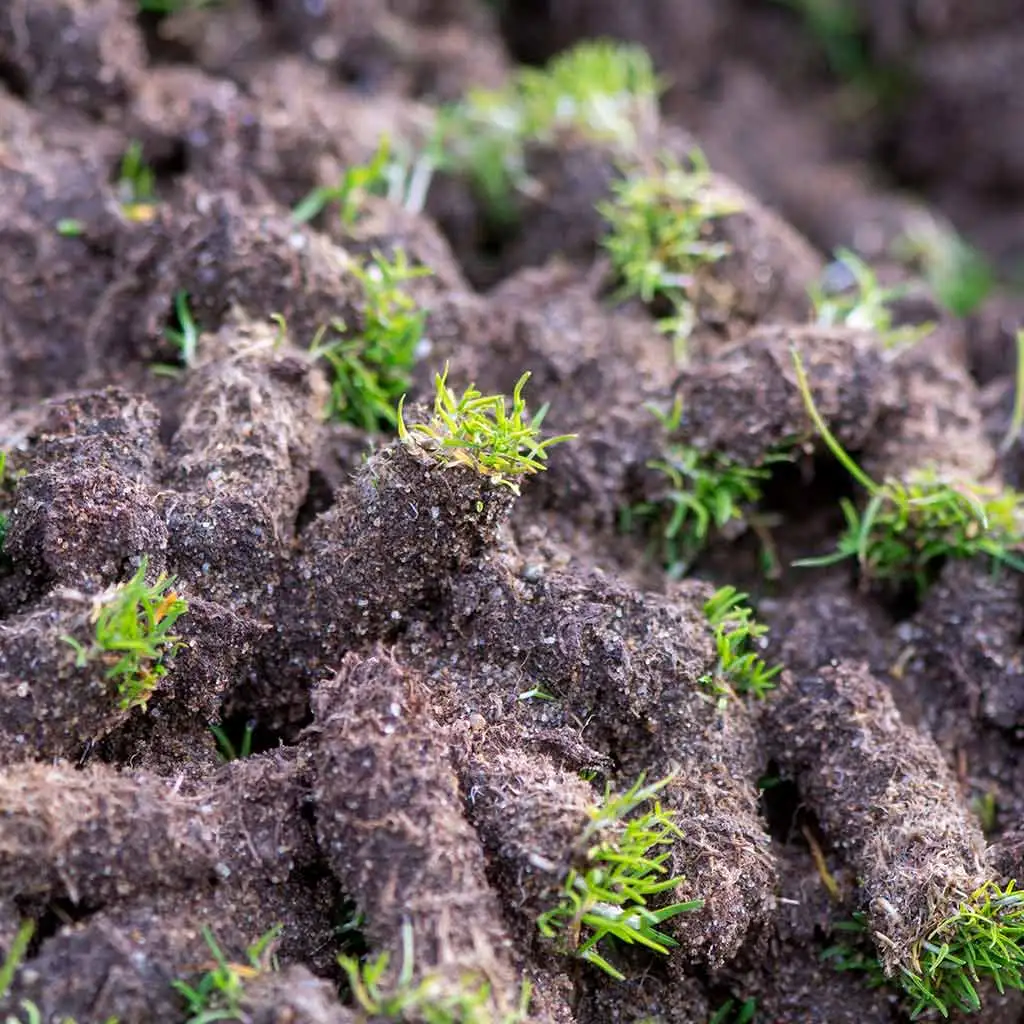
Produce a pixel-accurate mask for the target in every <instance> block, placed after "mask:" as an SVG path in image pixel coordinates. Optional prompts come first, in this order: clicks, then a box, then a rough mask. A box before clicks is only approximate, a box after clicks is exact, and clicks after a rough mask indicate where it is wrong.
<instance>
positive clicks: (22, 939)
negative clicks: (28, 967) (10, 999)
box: [0, 920, 36, 999]
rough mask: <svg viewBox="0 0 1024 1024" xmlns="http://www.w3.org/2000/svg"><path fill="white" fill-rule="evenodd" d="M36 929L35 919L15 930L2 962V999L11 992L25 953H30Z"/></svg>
mask: <svg viewBox="0 0 1024 1024" xmlns="http://www.w3.org/2000/svg"><path fill="white" fill-rule="evenodd" d="M35 931H36V924H35V921H32V920H26V921H23V922H22V923H21V925H20V926H19V927H18V930H17V932H15V934H14V938H13V939H12V940H11V944H10V946H9V947H8V948H7V955H6V956H5V957H4V960H3V963H2V964H0V999H3V998H4V997H6V995H7V993H8V992H10V990H11V985H12V984H14V976H15V975H16V974H17V973H18V968H19V967H20V966H21V962H22V961H23V960H24V959H25V954H26V953H28V947H29V943H30V942H31V941H32V936H33V935H35Z"/></svg>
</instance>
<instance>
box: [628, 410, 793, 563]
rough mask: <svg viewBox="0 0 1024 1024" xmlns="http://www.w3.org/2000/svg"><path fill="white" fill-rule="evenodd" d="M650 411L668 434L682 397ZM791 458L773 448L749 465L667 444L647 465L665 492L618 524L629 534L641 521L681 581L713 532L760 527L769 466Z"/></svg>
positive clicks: (765, 542) (765, 540)
mask: <svg viewBox="0 0 1024 1024" xmlns="http://www.w3.org/2000/svg"><path fill="white" fill-rule="evenodd" d="M651 411H652V412H653V413H654V415H655V416H656V417H657V418H658V419H659V421H660V422H661V424H662V426H663V427H664V428H665V430H666V431H668V432H669V433H670V434H671V433H672V432H673V431H675V430H676V429H677V428H678V426H679V423H680V421H681V418H682V404H681V402H680V401H679V400H678V399H677V400H676V402H675V404H674V405H673V407H672V409H671V411H670V412H669V413H667V414H666V413H664V412H662V411H661V410H659V409H657V408H655V407H653V406H652V407H651ZM792 458H793V455H792V453H791V452H783V451H781V450H780V451H778V452H770V453H769V454H768V455H766V456H765V457H764V459H763V460H762V462H761V464H760V465H757V466H745V465H743V464H741V463H739V462H736V461H735V460H733V459H730V458H728V457H726V456H724V455H721V454H720V453H717V452H707V451H703V450H701V449H698V448H694V447H692V446H690V445H683V444H676V443H669V444H668V445H667V446H666V448H665V452H664V454H663V456H662V458H660V459H654V460H652V461H651V462H649V463H648V464H647V465H648V468H650V469H653V470H655V471H656V472H657V473H658V474H659V475H660V476H661V477H662V478H663V485H662V489H661V492H660V493H659V494H658V495H657V496H655V497H653V498H652V499H651V500H649V501H645V502H640V503H638V504H635V505H631V506H627V507H626V508H624V509H622V512H621V514H620V525H621V527H622V529H623V530H624V531H625V532H629V531H631V530H632V529H633V528H634V525H642V526H643V528H644V529H645V531H646V532H647V533H648V534H650V535H651V536H652V537H653V541H654V546H655V548H656V552H657V557H658V559H659V561H660V562H661V563H662V564H663V565H664V566H665V571H666V573H667V574H668V576H669V578H670V579H681V578H682V577H683V576H685V575H686V574H687V573H688V572H689V571H690V569H691V567H692V566H693V563H694V561H695V559H696V558H697V557H698V556H699V555H700V553H701V552H702V551H703V550H704V549H705V548H706V547H707V545H708V542H709V541H710V540H711V538H712V535H713V533H714V532H715V531H719V532H721V531H730V530H735V531H742V530H743V529H745V528H746V526H747V525H748V524H750V525H756V524H754V523H753V522H752V517H751V516H750V511H751V509H752V508H753V507H754V506H755V505H757V503H758V502H759V501H760V500H761V498H762V497H763V487H764V484H765V482H766V481H767V480H768V479H769V478H770V476H771V470H770V468H769V467H770V466H771V465H772V464H774V463H778V462H788V461H791V460H792ZM757 529H758V533H759V535H760V537H761V541H762V544H763V545H764V546H765V549H766V551H767V552H768V554H769V555H770V556H773V552H772V548H771V544H770V539H769V538H768V537H767V535H766V534H765V533H764V531H763V530H761V528H760V525H757ZM768 561H769V562H771V561H773V557H770V558H769V559H768Z"/></svg>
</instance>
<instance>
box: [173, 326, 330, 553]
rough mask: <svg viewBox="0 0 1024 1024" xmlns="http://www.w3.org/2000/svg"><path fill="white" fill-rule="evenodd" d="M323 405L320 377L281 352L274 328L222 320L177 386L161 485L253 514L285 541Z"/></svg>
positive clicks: (300, 356)
mask: <svg viewBox="0 0 1024 1024" xmlns="http://www.w3.org/2000/svg"><path fill="white" fill-rule="evenodd" d="M325 402H326V384H325V382H324V380H323V377H322V375H321V374H320V373H319V371H317V370H315V369H313V368H312V367H310V365H309V360H308V357H307V356H306V355H305V353H301V352H299V351H297V350H295V349H292V348H291V347H289V346H288V345H287V344H286V342H285V338H284V337H283V328H282V327H281V326H278V325H275V324H271V323H259V322H252V321H247V320H245V319H243V318H240V317H234V318H231V319H229V320H228V322H227V323H226V324H225V325H224V326H223V327H222V328H221V329H220V331H219V332H218V333H217V334H216V335H213V336H207V337H205V338H203V339H202V340H201V342H200V347H199V362H198V363H197V364H196V366H195V367H194V368H193V369H192V370H190V371H189V372H188V375H187V377H186V381H185V393H184V396H183V399H182V406H181V410H180V416H181V425H180V426H179V427H178V430H177V432H176V433H175V435H174V439H173V441H172V442H171V445H170V449H169V452H168V465H169V466H170V467H171V475H170V478H169V480H168V482H169V483H170V484H171V485H172V486H174V487H175V488H176V489H177V490H179V491H191V492H194V493H196V494H203V495H206V496H209V497H213V496H221V495H230V496H231V497H233V498H235V499H241V500H246V501H249V502H251V503H253V504H255V505H261V506H263V507H264V508H265V509H267V510H268V511H269V513H270V516H271V518H272V521H273V524H274V530H275V534H276V536H277V537H279V538H281V539H282V540H287V539H288V538H290V537H291V536H292V534H293V533H294V530H295V518H296V515H297V514H298V510H299V506H300V505H301V504H302V501H303V498H304V496H305V493H306V489H307V486H308V482H309V469H310V466H311V464H312V461H313V449H314V441H315V438H316V431H317V427H318V425H319V423H320V422H321V419H322V417H323V412H324V407H325ZM214 532H216V530H215V531H214Z"/></svg>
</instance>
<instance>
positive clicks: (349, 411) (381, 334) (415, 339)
mask: <svg viewBox="0 0 1024 1024" xmlns="http://www.w3.org/2000/svg"><path fill="white" fill-rule="evenodd" d="M349 269H350V271H351V273H352V274H354V275H355V276H356V278H357V279H358V280H359V283H360V284H361V285H362V289H363V304H362V310H361V313H362V325H361V329H350V328H349V327H348V326H347V325H346V324H345V323H343V322H342V321H341V320H334V321H332V323H331V324H330V325H329V326H327V327H323V328H321V329H320V331H318V332H317V335H316V337H315V338H314V339H313V343H312V345H311V347H310V354H311V355H312V356H313V358H315V359H322V360H324V362H326V363H327V365H328V367H329V368H330V371H331V372H330V377H331V393H330V398H329V400H328V406H327V415H328V418H330V419H332V420H337V421H342V422H345V423H352V424H354V425H355V426H357V427H362V429H363V430H367V431H371V432H374V431H379V430H382V429H391V430H393V429H394V428H395V427H397V426H398V416H397V414H396V412H395V403H396V402H397V401H398V400H399V399H400V398H401V396H402V395H403V394H404V393H405V392H406V390H407V389H408V387H409V385H410V383H411V382H412V369H413V366H414V365H415V363H416V358H417V356H418V354H419V352H420V348H421V345H422V342H423V329H424V326H425V324H426V318H427V314H426V311H425V310H423V309H421V308H420V307H419V306H417V304H416V300H415V299H414V298H413V297H412V296H411V295H409V294H408V292H406V291H405V290H404V286H405V285H406V284H408V283H409V282H410V281H413V280H415V279H416V278H421V277H428V276H429V275H430V273H431V271H430V269H429V268H428V267H420V266H412V265H411V264H410V263H409V261H408V258H407V257H406V254H405V252H404V250H402V249H398V250H396V252H395V256H394V259H393V260H388V259H386V258H385V257H384V255H383V254H381V253H380V252H374V253H373V255H372V257H371V259H370V260H369V262H368V263H366V264H365V265H364V264H360V263H359V262H357V261H354V262H353V263H352V265H351V266H350V268H349Z"/></svg>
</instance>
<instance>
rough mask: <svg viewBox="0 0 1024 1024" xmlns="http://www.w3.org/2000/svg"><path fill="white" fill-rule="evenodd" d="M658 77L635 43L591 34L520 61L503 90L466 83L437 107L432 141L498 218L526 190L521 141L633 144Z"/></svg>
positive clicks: (445, 164)
mask: <svg viewBox="0 0 1024 1024" xmlns="http://www.w3.org/2000/svg"><path fill="white" fill-rule="evenodd" d="M661 88H662V84H661V82H660V80H659V79H658V76H657V75H656V74H655V71H654V67H653V65H652V63H651V60H650V57H649V56H648V55H647V53H646V51H645V50H643V49H642V48H641V47H639V46H634V45H628V44H623V43H615V42H611V41H608V40H591V41H587V42H583V43H580V44H579V45H577V46H575V47H573V48H572V49H570V50H567V51H566V52H564V53H561V54H559V55H558V56H556V57H555V58H554V59H553V60H552V61H551V62H550V63H549V64H548V65H547V66H546V67H544V68H542V69H540V68H529V67H524V68H521V69H520V70H519V71H518V72H516V74H515V76H514V77H513V79H512V81H511V82H510V83H509V85H508V86H506V87H505V88H504V89H500V90H482V89H476V90H473V89H471V90H470V91H469V92H468V93H467V95H466V97H465V98H464V99H463V100H462V101H460V102H459V103H456V104H453V105H450V106H448V107H445V108H443V109H442V110H441V112H440V114H439V117H438V122H437V128H436V132H435V137H434V140H433V142H432V144H431V153H432V160H433V162H434V163H435V164H436V165H437V166H438V167H439V168H440V169H442V170H446V171H450V172H452V173H462V174H466V175H468V177H469V178H470V180H471V181H472V183H473V185H474V188H475V189H476V191H477V194H478V195H479V197H480V199H481V201H482V202H483V204H484V206H485V208H486V209H487V210H488V212H489V214H490V215H491V217H492V218H493V219H494V220H495V221H498V222H507V221H509V220H511V219H513V218H514V216H515V203H514V194H515V192H516V190H517V189H518V190H520V191H529V188H530V182H529V176H528V174H527V171H526V156H525V147H526V145H527V144H528V143H531V142H536V143H550V142H553V141H554V140H555V139H556V138H557V136H558V135H559V134H560V133H562V132H566V131H571V132H574V133H576V134H578V135H579V136H581V137H583V138H587V139H592V140H595V141H603V142H608V143H610V144H612V145H614V146H616V147H617V148H618V149H620V150H621V151H622V152H623V153H629V152H632V151H633V150H634V149H635V146H636V142H637V138H638V127H639V128H641V129H642V127H643V126H648V125H653V124H654V123H656V121H657V98H658V94H659V92H660V91H661Z"/></svg>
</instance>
